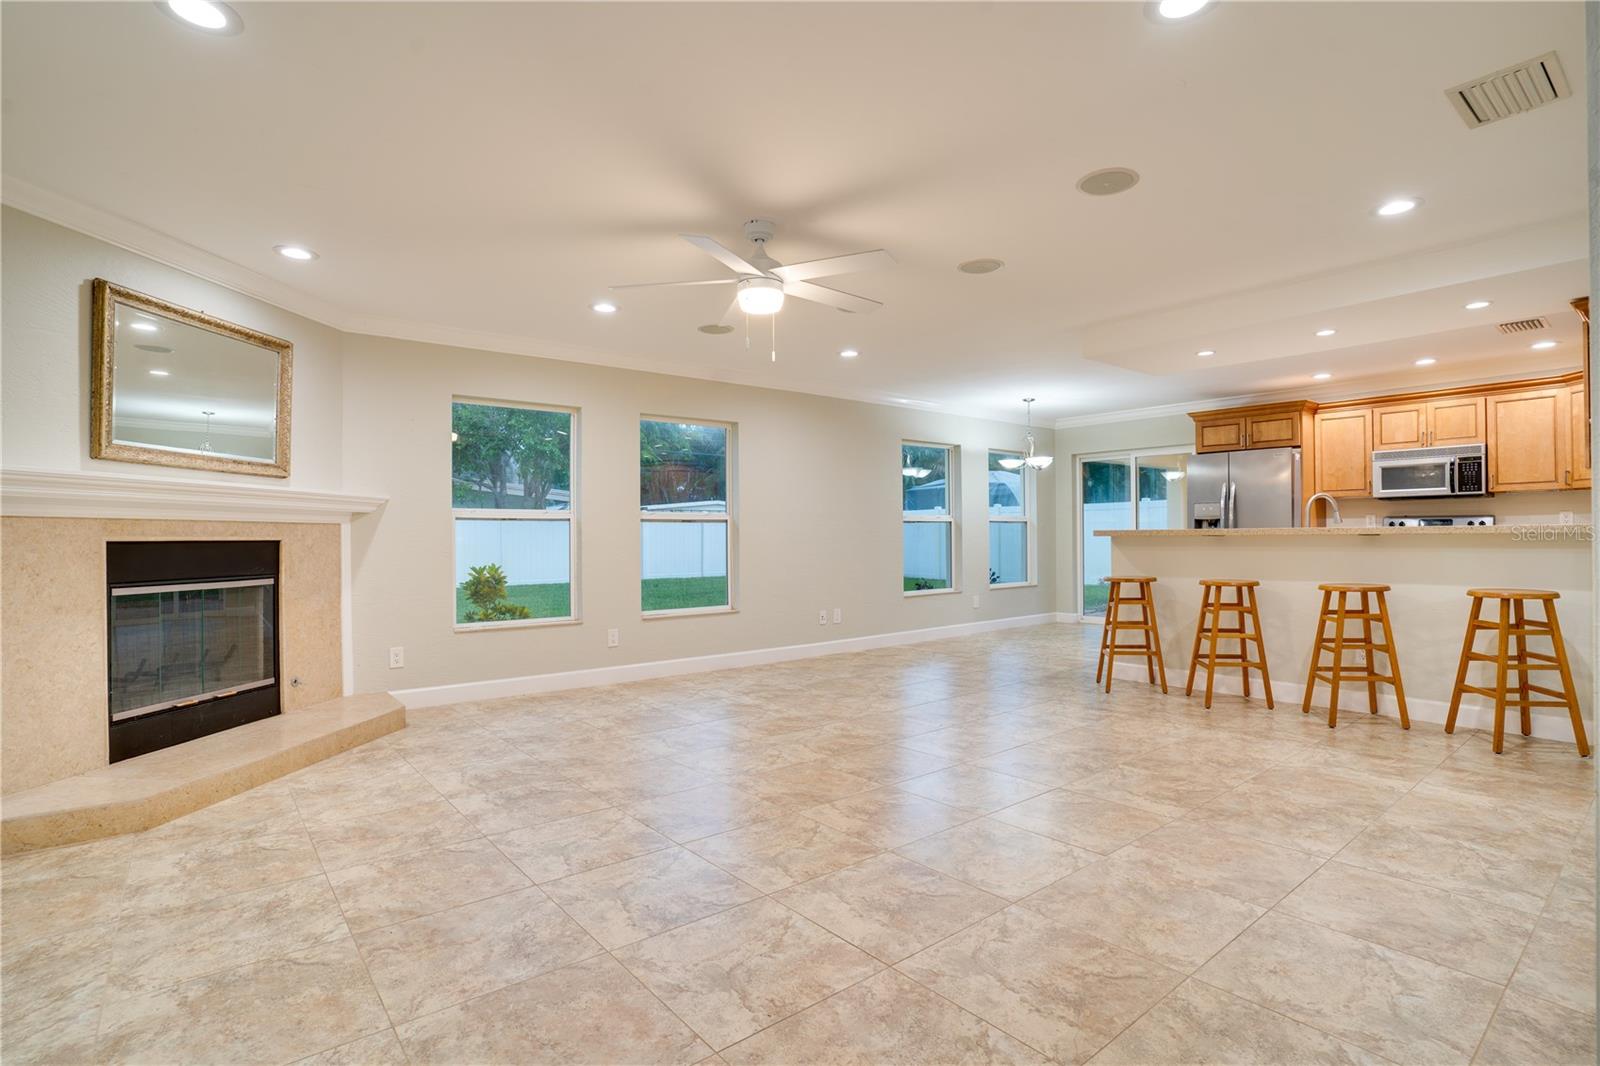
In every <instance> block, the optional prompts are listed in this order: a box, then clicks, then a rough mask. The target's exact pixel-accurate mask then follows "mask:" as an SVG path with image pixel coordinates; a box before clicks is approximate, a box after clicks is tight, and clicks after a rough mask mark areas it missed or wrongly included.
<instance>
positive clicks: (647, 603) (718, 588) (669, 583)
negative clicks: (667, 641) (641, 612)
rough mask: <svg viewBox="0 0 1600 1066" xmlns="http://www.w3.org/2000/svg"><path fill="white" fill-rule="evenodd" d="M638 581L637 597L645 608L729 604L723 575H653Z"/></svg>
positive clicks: (668, 608)
mask: <svg viewBox="0 0 1600 1066" xmlns="http://www.w3.org/2000/svg"><path fill="white" fill-rule="evenodd" d="M641 584H642V585H643V588H642V590H641V592H640V596H639V601H640V603H641V604H642V605H643V607H644V609H645V610H647V611H681V610H683V609H684V608H686V607H726V606H728V579H727V578H726V577H652V578H646V579H645V580H644V581H643V582H642V583H641Z"/></svg>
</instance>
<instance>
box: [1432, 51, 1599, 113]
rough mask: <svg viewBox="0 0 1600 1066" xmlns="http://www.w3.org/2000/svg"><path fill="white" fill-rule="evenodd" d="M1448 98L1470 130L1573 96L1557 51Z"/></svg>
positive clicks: (1479, 80) (1480, 80) (1499, 72)
mask: <svg viewBox="0 0 1600 1066" xmlns="http://www.w3.org/2000/svg"><path fill="white" fill-rule="evenodd" d="M1445 95H1446V96H1448V97H1449V98H1450V103H1451V104H1453V105H1454V106H1455V109H1456V111H1457V112H1458V113H1459V114H1460V115H1461V121H1463V122H1465V123H1466V124H1467V128H1468V129H1477V128H1478V127H1479V126H1484V125H1487V124H1489V123H1490V122H1495V121H1498V120H1499V119H1503V118H1510V117H1511V116H1512V115H1520V114H1521V113H1522V112H1524V111H1532V110H1533V109H1534V108H1536V107H1543V106H1544V105H1545V104H1548V103H1553V102H1555V101H1556V100H1560V99H1562V98H1563V97H1567V96H1571V95H1572V87H1571V86H1570V85H1568V84H1567V75H1566V72H1565V71H1563V70H1562V69H1561V60H1560V59H1558V58H1557V57H1556V54H1555V53H1554V52H1546V53H1545V54H1544V55H1542V56H1538V57H1536V58H1534V59H1530V60H1528V61H1527V62H1525V63H1518V64H1517V65H1516V66H1514V67H1507V68H1506V69H1504V70H1497V71H1495V72H1494V73H1493V74H1489V75H1486V76H1484V77H1482V78H1474V79H1472V80H1471V81H1469V82H1466V83H1465V84H1463V85H1457V86H1456V87H1455V88H1454V89H1450V90H1449V91H1447V92H1446V93H1445Z"/></svg>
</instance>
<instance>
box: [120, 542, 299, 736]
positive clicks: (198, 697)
mask: <svg viewBox="0 0 1600 1066" xmlns="http://www.w3.org/2000/svg"><path fill="white" fill-rule="evenodd" d="M280 547H281V546H280V543H279V542H278V541H275V540H272V541H245V540H232V541H229V540H223V541H108V542H107V543H106V601H105V603H106V630H105V631H106V640H107V643H106V648H107V654H106V660H105V663H106V669H105V678H106V717H107V727H108V734H109V755H110V761H111V762H119V761H121V760H123V759H128V758H133V757H134V756H137V755H144V754H147V753H149V752H152V751H157V750H160V749H162V748H166V747H171V746H173V745H175V744H182V743H184V742H185V741H189V740H195V739H198V738H200V737H203V736H207V735H209V734H212V733H217V732H221V731H222V730H225V729H232V728H234V727H235V726H240V725H244V724H246V723H248V722H253V721H258V720H260V719H262V718H269V717H272V716H274V715H277V714H280V713H282V706H281V678H282V674H283V671H282V663H281V651H282V636H281V627H282V617H283V616H282V600H281V595H282V576H281V574H280V571H279V554H280ZM250 586H255V587H266V588H268V589H269V597H270V598H269V600H268V603H269V604H270V611H271V614H270V618H269V619H268V621H269V623H270V625H269V630H270V633H269V636H270V640H269V644H270V660H269V661H268V664H267V665H268V667H269V668H268V669H266V670H265V671H263V672H264V673H265V674H266V675H267V676H266V677H265V678H257V679H253V680H250V681H248V682H245V683H241V684H233V685H224V686H222V687H221V688H217V689H213V690H210V691H205V692H195V693H192V694H184V695H181V696H179V697H177V698H175V699H172V700H166V701H163V702H161V703H156V704H148V705H144V706H140V707H135V708H125V709H123V710H120V711H113V710H112V708H113V706H114V704H113V703H112V699H113V686H114V685H115V684H116V680H115V678H114V674H113V667H114V663H115V657H114V655H113V654H112V651H111V649H112V648H113V647H114V643H113V642H114V641H115V640H116V632H115V629H116V618H115V601H116V600H117V599H118V598H120V597H123V596H129V595H138V594H149V593H152V592H161V591H178V590H185V589H190V590H193V589H201V588H225V587H250ZM252 672H254V671H252Z"/></svg>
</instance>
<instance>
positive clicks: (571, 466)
mask: <svg viewBox="0 0 1600 1066" xmlns="http://www.w3.org/2000/svg"><path fill="white" fill-rule="evenodd" d="M458 403H462V404H471V405H473V406H475V407H516V408H521V409H522V410H525V411H553V412H555V413H557V414H563V415H567V416H568V417H569V418H571V420H572V421H571V422H570V423H569V425H570V427H571V428H570V429H568V430H567V464H568V480H569V481H570V482H571V488H570V489H569V490H568V491H569V493H570V495H569V498H568V504H567V509H566V510H565V511H532V510H526V509H522V508H515V507H456V506H454V504H453V503H452V505H451V507H450V574H451V578H452V580H453V579H454V576H455V573H456V569H457V563H458V562H459V560H458V559H457V558H456V519H458V518H466V519H479V520H483V519H490V520H494V521H510V522H566V523H567V612H568V613H567V614H565V615H561V616H559V617H556V618H510V619H507V620H505V621H503V622H459V621H455V617H456V589H457V588H458V587H459V586H457V585H455V584H452V585H451V586H450V618H451V621H452V622H453V628H454V630H455V631H456V632H457V633H481V632H485V631H488V630H492V629H528V628H533V627H543V626H571V625H578V624H580V623H581V622H582V621H583V613H582V611H581V609H580V607H579V599H578V544H579V537H578V509H579V507H581V506H582V501H583V494H582V492H580V491H579V485H578V416H579V411H578V408H576V407H562V406H560V405H557V404H543V403H523V402H521V401H518V400H489V399H483V398H480V397H476V396H453V397H451V399H450V404H451V411H452V412H453V411H454V410H455V405H456V404H458ZM452 432H454V431H453V430H452ZM454 473H455V471H454V470H453V469H452V470H451V475H452V477H453V476H454Z"/></svg>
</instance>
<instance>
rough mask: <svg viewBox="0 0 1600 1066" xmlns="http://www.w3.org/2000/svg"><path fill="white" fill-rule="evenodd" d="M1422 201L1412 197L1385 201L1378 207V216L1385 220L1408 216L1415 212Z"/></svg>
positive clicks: (1398, 197)
mask: <svg viewBox="0 0 1600 1066" xmlns="http://www.w3.org/2000/svg"><path fill="white" fill-rule="evenodd" d="M1420 203H1422V201H1421V200H1418V199H1416V198H1415V197H1411V196H1397V197H1395V198H1394V199H1393V200H1385V201H1384V202H1383V203H1381V204H1379V205H1378V214H1379V215H1380V216H1381V217H1383V218H1394V217H1395V216H1396V215H1404V214H1408V213H1410V212H1411V211H1414V210H1415V209H1416V207H1417V205H1418V204H1420Z"/></svg>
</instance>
